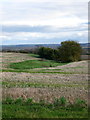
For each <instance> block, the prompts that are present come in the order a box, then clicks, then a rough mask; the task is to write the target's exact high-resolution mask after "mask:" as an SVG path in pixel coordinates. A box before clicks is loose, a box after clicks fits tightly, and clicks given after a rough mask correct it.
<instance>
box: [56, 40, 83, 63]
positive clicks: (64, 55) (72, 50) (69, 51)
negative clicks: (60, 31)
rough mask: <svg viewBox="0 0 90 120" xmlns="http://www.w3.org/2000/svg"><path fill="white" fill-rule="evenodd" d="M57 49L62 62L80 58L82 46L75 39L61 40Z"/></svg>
mask: <svg viewBox="0 0 90 120" xmlns="http://www.w3.org/2000/svg"><path fill="white" fill-rule="evenodd" d="M58 50H59V53H60V60H61V61H62V62H74V61H79V60H80V57H81V52H82V48H81V46H80V44H79V43H78V42H76V41H64V42H61V46H60V47H59V48H58Z"/></svg>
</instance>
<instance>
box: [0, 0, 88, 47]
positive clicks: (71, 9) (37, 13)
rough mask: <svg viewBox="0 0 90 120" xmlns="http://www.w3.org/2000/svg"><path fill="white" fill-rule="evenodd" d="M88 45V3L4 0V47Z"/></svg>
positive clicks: (0, 20) (0, 7)
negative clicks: (64, 44) (18, 45)
mask: <svg viewBox="0 0 90 120" xmlns="http://www.w3.org/2000/svg"><path fill="white" fill-rule="evenodd" d="M65 40H75V41H77V42H79V43H87V42H88V0H76V1H75V0H63V1H62V0H1V1H0V44H3V45H16V44H60V43H61V42H62V41H65Z"/></svg>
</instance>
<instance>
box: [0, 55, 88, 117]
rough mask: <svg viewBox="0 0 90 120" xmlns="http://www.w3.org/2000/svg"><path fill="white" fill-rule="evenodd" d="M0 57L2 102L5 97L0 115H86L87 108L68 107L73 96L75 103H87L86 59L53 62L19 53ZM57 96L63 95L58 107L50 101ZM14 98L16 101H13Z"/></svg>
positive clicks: (71, 103) (73, 102)
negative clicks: (31, 101) (29, 101)
mask: <svg viewBox="0 0 90 120" xmlns="http://www.w3.org/2000/svg"><path fill="white" fill-rule="evenodd" d="M0 59H1V61H2V66H1V67H2V70H1V71H2V72H1V73H0V74H1V76H2V81H1V84H2V88H3V89H2V101H5V100H6V102H3V104H2V117H3V118H14V117H16V118H26V117H29V118H60V117H61V118H64V117H65V118H78V117H79V118H85V117H88V110H87V107H83V108H81V107H80V108H79V109H78V108H76V107H70V105H74V104H76V101H77V99H78V105H80V104H82V103H85V104H88V61H87V60H84V61H79V62H73V63H57V62H55V61H50V60H45V59H41V58H39V56H38V55H34V54H23V53H0ZM7 98H8V99H9V100H7ZM11 98H12V99H13V100H11ZM29 98H30V99H32V100H33V103H32V104H30V105H29V106H28V105H27V104H26V103H25V101H26V100H28V99H29ZM60 98H65V99H63V104H64V106H63V105H61V104H59V103H57V104H58V106H61V107H59V108H58V107H56V106H55V105H56V104H54V103H55V99H57V100H59V99H60ZM17 99H19V100H18V101H19V104H18V102H16V104H14V103H15V100H17ZM20 99H21V101H20ZM65 100H66V101H67V102H65ZM8 101H9V103H7V102H8ZM10 101H12V102H10ZM60 101H62V99H60ZM42 102H43V103H42ZM12 103H13V104H12ZM22 104H23V105H22ZM50 105H51V106H52V107H50ZM53 105H54V107H53ZM66 106H68V107H66ZM71 111H72V112H71ZM15 113H16V114H15ZM41 113H42V115H41Z"/></svg>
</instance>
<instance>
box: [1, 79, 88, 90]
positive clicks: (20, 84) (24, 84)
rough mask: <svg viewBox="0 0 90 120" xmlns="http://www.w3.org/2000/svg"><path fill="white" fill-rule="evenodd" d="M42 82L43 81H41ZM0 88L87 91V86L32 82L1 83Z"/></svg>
mask: <svg viewBox="0 0 90 120" xmlns="http://www.w3.org/2000/svg"><path fill="white" fill-rule="evenodd" d="M42 82H43V81H42ZM2 87H3V88H4V87H5V88H12V87H21V88H26V87H34V88H61V87H73V88H76V87H85V88H86V89H87V87H88V86H87V85H80V84H68V83H67V84H58V83H57V84H50V83H40V82H39V83H34V82H32V83H31V82H23V81H18V82H15V81H3V82H2Z"/></svg>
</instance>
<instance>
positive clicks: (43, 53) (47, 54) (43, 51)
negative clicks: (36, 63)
mask: <svg viewBox="0 0 90 120" xmlns="http://www.w3.org/2000/svg"><path fill="white" fill-rule="evenodd" d="M38 54H39V55H40V57H41V58H46V59H50V60H53V57H54V50H53V49H52V48H46V47H40V48H39V50H38Z"/></svg>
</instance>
